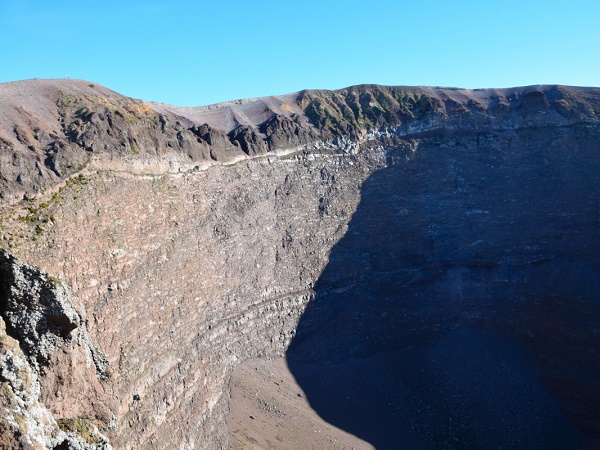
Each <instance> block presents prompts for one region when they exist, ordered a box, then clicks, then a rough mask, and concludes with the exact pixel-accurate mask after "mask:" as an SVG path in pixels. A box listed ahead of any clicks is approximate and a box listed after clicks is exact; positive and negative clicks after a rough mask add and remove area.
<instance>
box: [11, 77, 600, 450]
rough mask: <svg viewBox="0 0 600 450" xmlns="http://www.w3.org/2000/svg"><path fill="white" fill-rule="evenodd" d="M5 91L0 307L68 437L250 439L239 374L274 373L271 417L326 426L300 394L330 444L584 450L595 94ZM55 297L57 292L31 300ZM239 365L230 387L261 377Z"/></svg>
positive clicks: (595, 346)
mask: <svg viewBox="0 0 600 450" xmlns="http://www.w3.org/2000/svg"><path fill="white" fill-rule="evenodd" d="M0 98H2V102H0V105H1V106H0V125H1V127H0V163H1V166H0V193H1V195H0V210H1V215H0V217H1V218H2V222H1V223H0V226H1V229H0V232H1V238H2V239H1V240H0V242H1V245H2V247H4V248H5V249H6V250H7V251H8V253H3V255H4V256H3V258H4V260H5V261H7V262H6V263H5V265H6V264H8V266H6V267H21V268H25V269H22V270H21V272H22V273H27V274H29V275H28V276H27V277H25V278H23V277H16V276H15V275H14V273H16V272H14V270H13V269H8V268H6V269H3V272H2V279H1V280H0V281H1V285H2V286H3V287H2V291H1V295H2V298H1V299H0V304H1V305H2V311H1V312H2V318H3V321H4V322H5V323H6V324H7V326H6V333H7V336H9V338H10V339H12V341H10V342H13V341H14V342H16V343H18V344H15V345H18V347H19V348H20V352H21V353H22V356H19V357H20V358H21V360H23V361H26V362H27V363H26V365H27V367H28V370H30V371H32V373H33V374H34V375H35V377H36V379H38V380H39V383H40V396H39V400H38V401H41V402H43V404H44V407H45V408H47V414H48V415H49V416H50V415H51V416H52V417H54V418H55V419H54V420H56V419H61V420H66V421H67V422H61V423H62V424H63V428H65V429H67V428H66V427H67V426H66V424H71V425H70V426H71V428H73V429H75V428H77V427H76V426H75V425H74V424H82V423H85V424H86V426H88V427H92V428H88V429H94V428H93V427H96V428H95V429H97V430H99V432H101V433H102V435H106V437H107V438H108V439H109V440H110V445H112V446H113V447H114V448H124V449H133V448H155V449H159V448H160V449H166V448H189V449H192V448H221V447H224V446H226V445H228V442H229V443H230V444H232V445H233V444H234V443H236V442H237V444H235V445H245V444H247V445H251V444H252V441H250V440H248V441H246V442H244V441H243V439H241V438H240V436H241V435H242V434H241V433H237V436H234V435H232V436H229V433H233V431H234V430H232V429H230V430H229V431H227V428H226V421H225V419H226V417H227V414H228V411H229V407H230V405H229V396H230V391H229V381H230V379H231V374H232V373H233V372H234V371H235V370H236V367H240V364H242V363H244V362H245V361H259V362H260V364H258V363H257V366H256V367H258V366H259V365H260V367H264V370H265V371H267V370H269V369H268V365H269V364H270V363H269V361H275V362H273V364H274V366H273V367H275V368H277V367H279V368H280V367H281V364H282V361H283V360H282V359H281V358H285V364H286V366H287V367H288V368H289V371H290V373H291V374H292V375H293V377H294V382H295V383H297V384H296V385H294V386H296V387H297V388H298V389H299V391H298V394H301V395H303V396H305V398H306V402H304V403H302V402H298V401H294V402H292V400H291V399H287V400H286V398H287V397H285V396H283V397H281V398H282V400H281V401H280V400H278V399H274V398H272V399H271V400H269V401H270V402H271V403H269V405H271V406H272V405H273V404H275V403H274V402H280V403H281V402H283V403H285V402H287V403H285V404H286V405H289V408H290V409H289V410H286V411H288V415H289V416H291V414H292V413H291V412H290V411H300V412H298V414H300V415H301V416H302V417H303V419H302V420H304V422H303V423H306V424H316V423H322V422H317V421H316V419H314V418H311V416H309V415H306V412H307V410H306V409H303V410H302V409H297V408H300V405H305V406H304V407H306V405H310V407H311V408H312V409H313V410H314V413H316V414H318V415H319V416H321V418H322V419H324V420H325V421H327V422H328V423H329V425H330V426H331V428H327V430H330V431H328V433H333V434H329V435H327V436H328V438H329V437H330V438H331V439H332V440H334V439H342V440H343V439H347V438H348V439H352V437H351V436H350V437H348V436H349V435H354V436H355V437H356V439H357V441H351V440H349V441H347V442H361V441H362V442H367V443H368V445H372V446H375V447H376V448H397V446H398V443H399V440H400V442H401V443H404V445H405V446H407V447H409V448H439V447H440V446H441V447H444V448H465V447H466V448H482V447H489V446H505V447H507V448H516V447H522V446H526V447H528V448H551V447H552V445H554V446H555V448H593V446H594V445H595V444H596V443H597V439H598V438H599V437H600V429H599V428H598V423H600V410H599V409H598V405H599V404H600V391H599V388H598V384H597V382H596V380H597V379H598V378H599V377H600V366H599V365H598V351H599V349H600V334H599V333H598V330H599V329H600V305H599V304H598V301H597V292H598V291H599V290H600V289H599V288H600V286H599V279H600V278H599V275H600V273H599V271H598V270H599V260H598V255H599V254H600V251H599V250H600V234H599V230H600V225H599V224H600V212H599V211H600V200H599V198H600V186H599V185H598V183H599V181H598V177H597V173H598V169H600V167H599V165H600V155H599V154H598V152H599V150H600V129H599V124H600V90H598V89H595V88H574V87H563V86H531V87H523V88H513V89H498V90H476V91H470V90H463V89H448V88H428V87H418V88H412V87H383V86H355V87H350V88H347V89H343V90H339V91H302V92H299V93H296V94H290V95H287V96H281V97H271V98H265V99H254V100H244V101H238V102H228V103H224V104H219V105H212V106H208V107H199V108H178V107H173V106H169V105H162V104H149V103H145V102H143V101H140V100H134V99H130V98H127V97H124V96H121V95H119V94H117V93H115V92H113V91H110V90H108V89H106V88H103V87H101V86H98V85H95V84H93V83H89V82H85V81H81V80H27V81H23V82H17V83H6V84H3V85H0ZM34 266H35V267H34ZM36 267H39V268H41V269H37V268H36ZM21 272H19V273H21ZM45 273H48V274H49V275H46V274H45ZM25 279H26V280H29V281H27V283H29V286H31V287H30V288H23V287H19V286H22V283H21V281H18V280H25ZM52 280H54V281H52ZM19 283H21V285H20V284H19ZM53 283H54V284H55V285H56V286H63V287H64V289H65V292H67V291H68V296H67V294H63V293H60V292H63V291H61V290H60V289H59V288H58V287H56V289H58V291H56V292H57V293H55V294H52V296H51V297H52V298H57V299H59V300H56V301H54V300H53V301H46V300H45V299H47V298H49V297H48V295H50V294H46V292H50V291H52V289H54V290H56V289H55V287H54V284H53ZM48 289H50V291H48ZM61 289H62V288H61ZM29 292H37V293H38V294H36V295H38V297H39V299H38V300H36V299H35V298H34V299H32V298H31V295H30V294H29ZM52 292H54V291H52ZM65 296H67V297H68V301H67V302H65V301H63V300H61V299H65V298H67V297H65ZM38 297H36V298H38ZM57 302H58V303H57ZM32 305H34V306H32ZM19 311H35V313H27V314H23V313H19ZM20 318H23V319H20ZM25 318H27V319H25ZM32 321H35V322H32ZM3 351H5V350H3ZM11 351H12V350H11ZM13 353H14V352H13ZM241 367H242V369H243V370H247V369H246V368H247V366H241ZM277 370H279V369H277ZM7 373H8V372H7ZM249 373H251V372H247V371H246V372H244V371H242V372H240V373H239V374H238V373H236V375H235V376H234V382H235V383H238V382H239V383H241V381H239V380H242V381H244V383H246V384H244V385H248V383H249V385H252V383H257V384H256V385H257V386H258V385H261V386H262V385H263V384H264V383H265V382H266V381H265V378H264V376H263V375H264V373H259V374H257V378H256V380H254V381H252V377H250V375H249ZM2 376H3V377H4V378H3V379H2V380H3V381H5V378H6V380H8V378H7V377H6V376H4V375H2ZM240 377H241V378H240ZM284 379H285V380H286V381H285V382H286V383H290V384H289V385H290V386H292V385H293V383H292V380H291V379H290V378H284ZM235 380H237V381H235ZM7 382H8V381H7ZM261 383H263V384H261ZM240 385H241V384H238V387H239V386H240ZM11 386H12V387H11V389H12V392H17V391H16V390H15V389H17V390H18V388H17V387H16V384H15V383H13V384H12V385H11ZM296 387H293V389H296ZM234 388H235V389H237V388H236V387H235V386H233V387H232V392H233V394H232V395H234V396H235V395H237V394H236V393H237V392H239V391H236V390H235V389H234ZM300 391H301V392H300ZM81 392H86V393H87V394H86V395H81ZM282 392H283V391H282ZM11 395H12V394H11ZM273 395H279V394H276V393H274V394H273ZM282 395H283V394H282ZM11 398H12V397H11ZM236 398H237V397H236ZM297 398H299V397H297ZM283 403H282V404H283ZM234 404H235V402H234ZM240 404H244V405H246V403H243V402H242V403H240ZM252 404H253V403H249V404H247V405H250V406H247V407H248V408H250V407H251V405H252ZM31 405H32V404H31ZM263 406H264V405H263ZM255 407H256V408H259V411H260V407H261V403H260V402H258V403H256V405H255ZM295 408H296V409H295ZM238 413H239V411H237V410H236V411H234V412H233V413H232V414H233V416H232V417H239V416H235V414H238ZM271 413H273V410H269V414H271ZM45 414H46V413H45ZM282 414H283V413H282ZM248 415H251V414H250V413H248ZM36 417H37V416H36ZM314 417H316V416H314ZM279 419H281V418H279V417H278V418H277V420H279ZM36 420H37V419H36ZM40 420H41V419H40ZM48 420H49V421H50V422H51V421H52V419H48ZM240 420H241V419H240ZM249 420H252V419H249ZM286 420H291V421H293V418H291V417H288V418H287V419H286ZM279 421H281V420H279ZM38 422H39V421H38ZM450 422H451V423H450ZM32 423H33V422H32ZM278 423H279V422H277V423H276V424H278ZM282 423H283V424H284V426H287V425H286V421H285V420H283V421H282ZM329 425H328V426H327V427H329ZM52 426H53V425H52ZM52 426H51V428H52ZM306 426H309V425H306ZM310 426H312V425H310ZM319 426H322V428H323V429H325V428H326V427H325V426H324V425H319ZM492 426H493V428H492ZM6 427H9V428H6ZM10 427H12V428H10ZM15 427H16V428H15ZM19 427H20V428H19ZM82 428H84V427H81V426H80V427H79V429H82ZM288 428H290V427H288ZM5 429H7V430H8V429H10V430H12V431H10V432H8V431H6V432H4V431H3V437H4V436H9V439H12V441H11V442H13V443H14V445H15V448H20V447H19V445H21V444H19V442H20V441H19V439H21V438H20V437H19V436H26V435H28V434H27V433H30V431H28V429H25V428H23V427H21V426H20V425H19V423H18V421H16V420H15V421H13V422H10V424H9V425H6V426H5ZM52 429H56V427H54V428H52ZM334 429H337V430H341V431H339V433H338V432H337V431H335V432H334V431H331V430H334ZM15 430H16V431H15ZM63 432H64V431H63ZM253 432H254V431H253ZM11 433H12V434H11ZM48 433H50V435H51V432H50V431H48ZM75 434H76V433H75ZM80 434H81V433H80ZM84 434H85V433H84ZM246 435H247V436H250V437H252V434H251V433H250V432H248V433H246ZM10 436H13V437H14V438H10ZM280 437H281V438H282V439H284V440H283V442H281V441H279V440H277V439H269V445H272V446H273V447H275V448H277V447H280V448H289V447H290V446H292V447H293V446H294V445H295V444H294V439H300V438H301V436H299V435H294V434H293V433H291V432H289V430H287V431H286V432H285V433H284V434H281V436H280ZM240 439H241V440H240ZM252 439H255V440H256V438H255V437H252ZM324 439H325V437H324ZM32 442H33V441H32ZM48 442H50V441H48ZM52 442H55V441H52ZM257 442H258V441H257ZM261 442H266V441H261ZM300 442H307V441H301V440H298V441H296V444H297V445H301V444H300ZM309 442H313V443H314V445H321V444H319V443H317V442H321V441H316V440H313V441H309ZM323 442H326V441H323ZM11 445H12V444H11ZM43 445H46V448H52V447H50V446H49V444H43ZM53 445H54V444H53ZM107 445H108V444H107ZM263 445H264V444H263ZM333 448H336V447H333Z"/></svg>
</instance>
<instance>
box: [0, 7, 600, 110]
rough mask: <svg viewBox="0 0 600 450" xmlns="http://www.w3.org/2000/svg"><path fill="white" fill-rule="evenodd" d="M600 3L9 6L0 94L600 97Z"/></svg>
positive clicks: (181, 98) (1, 35)
mask: <svg viewBox="0 0 600 450" xmlns="http://www.w3.org/2000/svg"><path fill="white" fill-rule="evenodd" d="M599 21H600V2H598V1H597V0H596V1H587V0H581V1H578V0H571V1H570V2H567V1H553V0H546V1H537V0H531V1H529V0H521V1H513V0H504V1H485V0H479V1H470V0H465V1H461V0H457V1H451V0H445V1H441V0H411V1H403V0H396V1H383V0H370V1H353V0H347V1H336V0H332V1H327V0H320V1H313V0H309V1H296V2H292V1H283V0H280V1H271V0H265V1H250V0H246V1H238V0H213V1H210V2H209V1H172V2H166V1H156V0H148V1H138V0H129V1H123V0H120V1H113V0H103V1H94V0H88V1H81V0H77V1H61V0H56V1H52V2H50V1H45V0H44V1H42V0H0V82H4V81H12V80H19V79H25V78H38V77H39V78H61V77H66V76H70V77H72V78H83V79H86V80H90V81H95V82H97V83H100V84H103V85H105V86H107V87H109V88H111V89H114V90H116V91H118V92H121V93H123V94H125V95H129V96H132V97H137V98H142V99H144V100H150V101H162V102H165V103H171V104H176V105H182V106H183V105H186V106H194V105H203V104H209V103H215V102H219V101H225V100H232V99H237V98H247V97H258V96H264V95H277V94H285V93H289V92H294V91H297V90H301V89H308V88H323V89H337V88H342V87H346V86H349V85H353V84H361V83H378V84H388V85H434V86H458V87H466V88H480V87H508V86H520V85H529V84H538V83H539V84H555V83H556V84H570V85H580V86H600V24H599Z"/></svg>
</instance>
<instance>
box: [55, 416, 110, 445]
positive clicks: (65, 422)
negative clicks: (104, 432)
mask: <svg viewBox="0 0 600 450" xmlns="http://www.w3.org/2000/svg"><path fill="white" fill-rule="evenodd" d="M56 423H57V424H58V428H60V429H61V430H62V431H64V432H65V433H69V432H73V433H77V434H78V435H79V436H80V437H81V438H82V439H83V440H84V441H85V442H87V443H88V444H95V443H97V442H100V439H99V438H98V435H97V434H96V432H95V430H94V427H93V426H92V425H91V424H90V423H89V422H88V421H87V420H86V419H81V418H76V419H58V420H57V421H56Z"/></svg>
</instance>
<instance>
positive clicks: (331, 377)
mask: <svg viewBox="0 0 600 450" xmlns="http://www.w3.org/2000/svg"><path fill="white" fill-rule="evenodd" d="M597 142H600V132H599V131H598V129H597V128H578V127H574V128H572V129H563V130H555V129H549V130H545V131H541V130H539V129H526V130H523V131H519V132H511V133H510V134H506V135H499V134H471V135H464V134H463V135H455V136H450V135H446V136H439V137H430V138H428V139H427V140H424V141H421V143H420V145H419V148H418V149H417V151H416V152H415V153H414V154H413V153H412V152H411V151H410V150H408V148H406V149H405V148H403V147H402V146H400V147H399V148H397V149H395V150H394V151H391V152H390V153H389V160H388V167H386V168H385V169H382V170H379V171H377V172H375V173H374V174H373V175H372V176H371V177H370V178H369V179H368V180H367V181H366V182H365V184H364V185H363V188H362V191H361V195H362V196H361V203H360V205H359V207H358V209H357V211H356V212H355V214H354V216H353V217H352V220H351V221H350V223H349V226H348V231H347V233H346V235H345V236H344V237H343V238H342V239H341V240H340V241H339V242H338V244H337V245H336V246H335V247H334V248H333V249H332V251H331V254H330V259H329V263H328V265H327V267H326V269H325V270H324V272H323V273H322V275H321V277H320V278H319V280H318V282H317V283H316V285H315V298H314V301H312V302H311V304H309V306H308V308H307V310H306V312H305V313H304V315H303V316H302V318H301V320H300V322H299V325H298V329H297V333H296V337H295V338H294V340H293V342H292V345H291V346H290V348H289V350H288V354H287V360H288V364H289V367H290V369H291V371H292V373H293V374H294V376H295V377H296V380H297V381H298V383H299V385H300V387H301V388H302V389H303V390H304V391H305V393H306V395H307V398H308V400H309V401H310V404H311V406H312V407H313V408H314V410H315V411H316V412H317V413H318V414H319V415H320V416H321V417H323V418H324V419H325V420H327V421H328V422H330V423H331V424H333V425H335V426H337V427H340V428H342V429H344V430H346V431H348V432H350V433H352V434H354V435H356V436H358V437H360V438H362V439H365V440H366V441H368V442H370V443H372V444H373V445H374V446H375V447H376V448H378V449H387V448H389V449H397V448H408V449H411V448H528V449H538V448H539V449H548V448H556V449H564V448H573V449H575V448H595V446H596V445H598V443H599V441H598V440H597V438H598V437H600V387H599V386H598V385H599V383H597V380H598V379H600V363H599V360H600V358H599V356H600V331H599V330H600V308H599V299H598V293H599V292H600V233H599V221H600V213H599V204H600V201H599V196H598V194H599V192H600V184H599V180H598V177H597V174H598V173H600V172H599V169H600V164H599V162H600V157H599V151H598V148H597V146H596V144H595V143H597Z"/></svg>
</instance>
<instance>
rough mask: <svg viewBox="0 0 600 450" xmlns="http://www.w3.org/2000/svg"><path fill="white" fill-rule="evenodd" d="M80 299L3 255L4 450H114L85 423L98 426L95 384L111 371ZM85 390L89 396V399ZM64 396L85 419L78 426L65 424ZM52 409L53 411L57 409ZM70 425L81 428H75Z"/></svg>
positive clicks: (0, 376)
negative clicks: (91, 408)
mask: <svg viewBox="0 0 600 450" xmlns="http://www.w3.org/2000/svg"><path fill="white" fill-rule="evenodd" d="M74 300H75V299H74V298H73V297H72V296H71V295H70V294H69V292H68V291H67V290H66V289H65V288H64V287H63V286H62V285H61V284H60V282H59V281H58V280H56V279H53V278H52V277H50V276H48V275H47V274H45V273H44V272H42V271H40V270H39V269H36V268H33V267H29V266H26V265H22V264H20V263H18V262H17V261H16V260H15V258H14V257H13V256H12V255H10V254H8V253H7V252H5V251H3V250H0V316H1V318H0V382H1V383H2V394H1V399H2V403H1V406H2V412H3V414H2V421H1V422H0V427H2V446H3V448H15V449H19V448H31V449H34V448H35V449H38V448H44V449H46V448H47V449H67V450H68V449H73V450H74V449H82V450H84V449H85V450H94V449H105V450H109V449H111V448H112V447H111V446H110V444H108V440H107V438H106V437H104V436H103V435H102V434H101V433H100V432H99V431H98V429H97V427H96V426H95V425H93V424H92V423H88V422H87V420H85V419H83V418H82V417H88V418H93V419H95V417H93V416H94V415H95V414H96V413H95V412H94V413H90V411H89V410H88V408H89V406H90V401H91V403H92V404H94V402H95V401H97V399H98V397H99V393H98V384H99V383H98V381H97V380H95V379H94V377H95V376H97V377H98V378H100V379H101V378H103V377H104V376H105V373H106V370H107V367H106V361H105V359H104V357H103V355H102V354H100V353H99V352H98V350H97V349H96V348H95V347H94V346H93V344H92V342H91V338H90V336H89V333H88V332H87V329H86V326H85V322H84V320H85V315H84V317H83V318H82V316H81V313H79V312H77V311H76V308H75V306H74V305H73V302H74ZM79 308H81V305H79ZM82 312H83V313H84V310H82ZM81 353H85V356H84V359H81ZM85 358H87V359H88V360H87V361H86V359H85ZM91 361H93V362H91ZM94 364H95V365H96V367H95V370H94V369H92V374H90V370H89V368H90V366H92V365H94ZM86 369H87V370H86ZM94 372H95V373H94ZM82 388H84V389H85V390H86V391H87V392H86V393H85V394H83V395H82V392H81V390H82ZM61 391H62V392H63V393H64V394H63V393H61ZM95 391H96V392H95ZM63 396H64V397H66V403H68V404H69V408H68V410H69V413H78V414H79V416H78V417H77V418H76V419H64V417H65V416H64V415H63V414H64V412H65V410H64V408H62V407H61V406H62V403H64V402H65V399H64V398H61V397H63ZM92 399H94V400H92ZM45 404H52V407H51V410H48V409H47V408H46V406H45ZM74 405H78V407H77V406H74ZM100 409H101V408H99V410H100ZM52 413H54V415H53V414H52ZM55 416H56V417H55ZM56 419H59V420H58V423H57V421H56ZM69 420H71V421H73V420H75V421H77V423H78V425H79V426H78V427H75V428H69V427H68V426H66V425H67V424H69V423H71V422H70V421H69ZM82 431H85V433H84V434H82Z"/></svg>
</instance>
